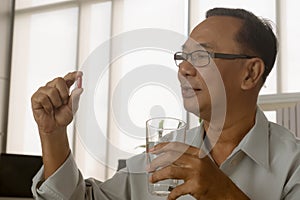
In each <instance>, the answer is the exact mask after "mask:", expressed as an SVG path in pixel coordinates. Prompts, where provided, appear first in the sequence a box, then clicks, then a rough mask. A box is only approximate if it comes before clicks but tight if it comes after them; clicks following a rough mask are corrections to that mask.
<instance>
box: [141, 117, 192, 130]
mask: <svg viewBox="0 0 300 200" xmlns="http://www.w3.org/2000/svg"><path fill="white" fill-rule="evenodd" d="M158 119H169V120H174V121H175V120H176V121H179V122H181V123H182V124H181V125H180V127H179V128H159V127H156V126H154V125H151V124H149V122H150V121H152V120H158ZM147 127H152V128H154V129H156V130H180V129H183V128H186V127H187V123H186V122H185V121H183V120H182V119H178V118H175V117H153V118H150V119H148V120H147V121H146V129H147Z"/></svg>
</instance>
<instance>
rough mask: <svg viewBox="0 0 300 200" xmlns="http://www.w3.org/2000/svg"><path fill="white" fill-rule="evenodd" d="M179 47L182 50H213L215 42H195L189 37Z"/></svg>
mask: <svg viewBox="0 0 300 200" xmlns="http://www.w3.org/2000/svg"><path fill="white" fill-rule="evenodd" d="M181 47H182V49H183V50H213V49H214V47H215V44H214V43H213V42H197V41H196V40H194V39H193V38H191V37H189V38H188V39H187V40H186V42H185V43H184V44H183V45H182V46H181Z"/></svg>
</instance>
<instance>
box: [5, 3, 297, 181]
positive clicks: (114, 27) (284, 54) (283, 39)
mask: <svg viewBox="0 0 300 200" xmlns="http://www.w3.org/2000/svg"><path fill="white" fill-rule="evenodd" d="M298 4H299V3H298V1H296V0H292V1H288V2H287V1H279V0H267V1H263V2H262V1H259V0H255V1H253V0H245V1H238V0H223V1H217V0H209V1H208V0H189V1H183V0H164V1H161V0H152V1H147V0H118V1H111V0H16V16H15V25H14V38H13V41H14V44H13V62H12V71H11V87H10V102H9V124H8V141H7V152H9V153H26V154H41V148H40V142H39V137H38V131H37V127H36V124H35V123H34V119H33V116H32V113H31V106H30V97H31V95H32V94H33V93H34V91H36V89H37V87H39V86H41V85H43V84H45V81H47V80H51V79H52V78H54V77H57V76H63V75H64V74H65V73H66V72H68V71H73V70H77V69H79V70H83V71H84V78H83V81H84V84H86V88H85V91H84V96H82V98H81V102H80V110H79V111H78V114H77V116H76V122H75V124H72V125H70V126H69V129H68V134H69V139H70V141H71V142H70V144H71V148H72V151H73V153H74V155H75V159H76V161H77V163H78V166H79V168H80V169H81V171H82V172H83V175H84V176H85V177H90V176H93V177H95V178H97V179H100V180H105V179H107V178H108V177H110V176H112V174H113V173H114V172H115V170H116V165H117V161H118V159H124V158H127V157H128V156H130V155H133V154H136V153H138V152H141V151H143V149H139V148H138V146H140V145H142V144H143V142H144V138H143V137H144V135H145V130H144V129H143V128H144V126H145V124H144V122H145V120H146V119H147V118H149V117H150V116H155V115H164V114H165V115H168V116H173V117H178V118H184V119H185V120H187V119H188V120H189V122H190V127H193V126H195V125H198V119H197V118H195V117H192V116H191V115H189V116H188V117H187V118H186V113H185V112H184V111H183V110H184V109H183V107H182V104H181V99H180V98H181V95H178V94H179V87H177V86H176V85H174V88H173V85H172V84H171V86H172V87H171V86H170V84H169V85H168V84H164V83H160V82H159V81H155V79H151V78H150V77H154V78H155V77H159V73H158V72H156V71H155V70H156V69H157V68H159V69H163V70H164V72H161V73H165V74H167V73H168V74H169V75H170V76H169V77H170V79H168V81H171V82H172V83H174V84H176V83H177V80H176V73H177V72H176V71H177V68H176V67H175V64H174V63H173V58H172V53H174V51H173V50H175V49H176V48H180V44H182V42H183V41H184V39H185V38H186V37H187V36H188V33H189V31H191V29H192V28H193V27H194V26H196V25H197V24H198V23H199V22H200V21H201V20H203V19H204V17H205V11H206V10H208V9H209V8H213V7H240V8H245V9H247V10H250V11H253V12H254V13H255V14H257V15H259V16H264V17H265V18H268V19H270V20H272V21H273V22H274V23H275V24H277V25H276V26H275V27H274V28H275V29H277V30H278V33H279V40H280V41H279V43H280V46H279V48H280V49H279V59H278V61H277V63H276V65H275V67H274V69H273V71H272V72H271V74H270V76H269V77H268V80H267V82H266V83H265V86H264V88H263V89H262V91H261V96H260V100H259V103H260V104H261V106H262V108H263V109H264V110H265V112H266V115H267V116H268V118H269V120H271V121H274V122H275V121H278V120H280V121H282V123H285V124H289V126H291V127H292V126H293V123H287V120H285V118H284V116H292V115H294V114H293V113H294V111H293V110H291V109H290V108H289V109H290V110H289V111H287V110H279V109H283V107H287V106H288V107H290V106H291V105H292V106H295V102H299V99H300V96H299V92H300V91H299V90H300V88H299V87H297V85H299V84H300V83H299V79H298V78H297V74H299V73H297V72H298V71H299V69H298V67H297V60H296V58H297V46H296V44H298V43H299V42H297V41H298V40H299V37H298V35H299V31H300V29H299V27H297V26H294V24H296V21H295V20H296V19H298V18H299V17H300V16H298V15H300V14H299V13H298V12H297V10H295V9H297V7H298ZM151 31H152V32H151ZM158 32H159V33H160V34H165V35H164V37H165V38H161V37H157V38H155V34H156V33H158ZM150 33H151V34H150ZM134 34H137V35H134ZM147 34H148V35H147ZM133 36H134V37H135V39H134V40H130V41H134V42H131V43H129V42H128V41H129V40H127V39H126V37H133ZM143 36H144V37H143ZM146 36H147V37H146ZM148 37H149V38H152V39H149V38H148ZM146 38H148V39H149V41H148V40H147V39H146ZM168 40H171V41H172V42H169V43H168V42H166V41H168ZM147 41H148V43H147ZM155 41H158V42H157V43H155ZM139 42H141V44H142V46H139V47H140V48H138V45H139V44H140V43H139ZM143 42H145V43H143ZM172 44H173V45H172ZM103 45H107V46H105V50H106V51H104V53H102V54H99V52H101V50H103V48H104V47H103ZM135 45H136V46H135ZM128 47H130V48H128ZM101 48H102V49H101ZM126 48H128V49H126ZM122 52H123V53H122ZM112 58H114V59H113V61H111V62H109V63H107V64H108V66H109V67H108V68H106V70H104V71H103V73H101V76H97V78H96V79H93V78H92V77H93V75H95V73H96V72H98V71H97V70H99V69H98V68H97V63H98V62H99V63H101V62H105V61H109V59H112ZM93 59H95V63H96V65H95V66H94V68H93V67H92V68H90V67H89V64H90V63H91V61H94V60H93ZM98 59H99V60H98ZM95 63H94V64H95ZM106 67H107V66H106ZM141 69H143V70H144V69H147V70H149V71H147V73H144V74H143V73H141V71H142V70H141ZM151 70H153V71H151ZM144 71H145V70H144ZM127 79H132V80H133V79H134V80H140V81H141V82H136V83H135V84H136V85H128V84H126V80H127ZM151 81H152V82H151ZM91 82H93V83H94V84H93V85H89V84H90V83H91ZM129 82H130V81H129ZM166 85H167V86H170V87H166ZM175 86H176V87H175ZM178 86H179V85H178ZM176 88H177V89H176ZM282 93H288V94H282ZM89 100H92V101H89ZM291 101H292V102H291ZM298 107H299V106H298ZM298 107H297V106H296V107H295V108H298ZM287 112H289V114H286V115H285V114H284V113H287ZM295 112H296V111H295ZM91 116H94V118H95V121H94V122H95V124H96V126H97V129H99V130H100V131H101V132H102V136H101V137H103V138H104V139H103V140H101V141H100V140H99V141H98V140H95V141H91V138H92V139H93V136H92V135H91V132H93V131H90V130H93V129H91V126H89V125H90V124H89V122H90V121H91V120H90V119H91ZM298 118H299V119H300V117H298ZM128 120H129V122H130V123H131V124H132V125H133V126H134V127H137V128H138V129H139V130H140V131H138V132H137V135H130V134H128V132H130V131H126V130H124V129H122V126H123V125H124V124H125V125H126V123H128ZM296 124H297V123H296ZM123 127H124V126H123ZM294 130H297V128H296V127H294ZM94 134H98V133H94ZM97 137H98V136H97ZM89 142H91V143H89ZM93 142H95V143H93ZM94 144H99V145H96V147H95V145H94ZM92 147H95V148H94V149H93V148H92ZM120 151H121V152H122V153H120Z"/></svg>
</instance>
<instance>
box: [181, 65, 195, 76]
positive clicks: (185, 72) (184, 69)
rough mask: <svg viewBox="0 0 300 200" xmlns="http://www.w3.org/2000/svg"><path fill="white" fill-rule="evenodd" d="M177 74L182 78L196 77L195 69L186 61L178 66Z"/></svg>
mask: <svg viewBox="0 0 300 200" xmlns="http://www.w3.org/2000/svg"><path fill="white" fill-rule="evenodd" d="M178 72H179V73H180V74H181V75H182V76H196V75H197V69H196V68H195V67H194V66H193V65H192V64H191V63H189V62H188V61H183V62H181V63H180V64H179V70H178Z"/></svg>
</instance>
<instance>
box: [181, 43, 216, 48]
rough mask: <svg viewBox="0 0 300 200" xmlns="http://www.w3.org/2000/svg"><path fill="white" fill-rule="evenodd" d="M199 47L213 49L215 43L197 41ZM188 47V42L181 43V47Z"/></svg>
mask: <svg viewBox="0 0 300 200" xmlns="http://www.w3.org/2000/svg"><path fill="white" fill-rule="evenodd" d="M196 46H198V47H202V48H205V49H213V45H212V44H211V43H197V45H196ZM186 47H187V45H186V44H183V45H181V49H185V48H186Z"/></svg>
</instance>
